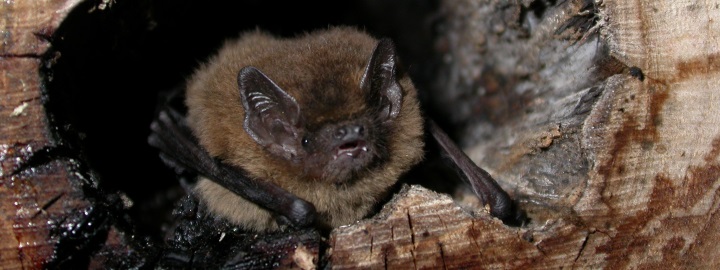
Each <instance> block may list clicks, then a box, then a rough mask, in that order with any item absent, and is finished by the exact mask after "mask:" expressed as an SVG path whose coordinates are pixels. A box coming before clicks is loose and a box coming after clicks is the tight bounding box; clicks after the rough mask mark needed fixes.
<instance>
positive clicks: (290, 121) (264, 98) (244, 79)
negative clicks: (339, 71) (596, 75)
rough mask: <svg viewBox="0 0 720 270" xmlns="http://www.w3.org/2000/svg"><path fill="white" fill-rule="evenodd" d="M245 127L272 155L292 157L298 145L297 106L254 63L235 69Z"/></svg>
mask: <svg viewBox="0 0 720 270" xmlns="http://www.w3.org/2000/svg"><path fill="white" fill-rule="evenodd" d="M237 80H238V88H239V89H240V97H241V99H242V104H243V107H244V108H245V124H244V127H245V131H246V132H247V133H248V134H249V135H250V137H252V138H253V139H254V140H255V141H256V142H257V143H258V144H260V145H262V146H264V147H266V149H268V150H269V151H270V152H272V153H273V154H275V155H278V156H282V157H285V158H287V159H292V158H293V157H295V156H297V154H298V150H299V148H300V143H299V141H300V140H299V137H300V135H299V132H298V122H299V121H300V107H299V106H298V104H297V102H296V101H295V99H294V98H293V97H292V96H290V95H289V94H288V93H287V92H285V91H284V90H282V89H280V87H279V86H278V85H277V84H275V83H274V82H273V81H272V80H270V78H268V77H267V76H265V74H263V73H262V72H260V70H258V69H256V68H254V67H245V68H243V69H241V70H240V72H239V73H238V78H237Z"/></svg>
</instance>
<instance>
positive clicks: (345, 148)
mask: <svg viewBox="0 0 720 270" xmlns="http://www.w3.org/2000/svg"><path fill="white" fill-rule="evenodd" d="M367 151H368V147H367V142H366V141H365V140H354V141H349V142H346V143H344V144H342V145H340V146H338V148H337V153H336V155H335V158H338V157H341V156H350V157H357V156H359V155H361V154H362V153H365V152H367Z"/></svg>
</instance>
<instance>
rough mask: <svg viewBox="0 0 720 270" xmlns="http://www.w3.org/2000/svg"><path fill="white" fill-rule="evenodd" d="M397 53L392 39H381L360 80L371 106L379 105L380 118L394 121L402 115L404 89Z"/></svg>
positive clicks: (385, 120)
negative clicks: (400, 80) (401, 83)
mask: <svg viewBox="0 0 720 270" xmlns="http://www.w3.org/2000/svg"><path fill="white" fill-rule="evenodd" d="M396 73H397V53H396V52H395V45H394V44H393V42H392V41H391V40H390V39H381V40H380V41H379V42H378V44H377V46H375V50H373V54H372V56H371V57H370V61H369V62H368V64H367V66H366V67H365V74H363V76H362V78H361V79H360V88H362V89H364V90H365V91H366V92H367V93H369V94H370V95H369V98H370V100H369V101H368V103H369V104H379V105H380V106H381V107H380V115H379V118H380V119H381V120H382V121H384V122H388V121H392V120H394V119H395V117H397V115H398V114H399V113H400V106H402V99H403V93H402V87H400V83H399V82H398V79H397V74H396Z"/></svg>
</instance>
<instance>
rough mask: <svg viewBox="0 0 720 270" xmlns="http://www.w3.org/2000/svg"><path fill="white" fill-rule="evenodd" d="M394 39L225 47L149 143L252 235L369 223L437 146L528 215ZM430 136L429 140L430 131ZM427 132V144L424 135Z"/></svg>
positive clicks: (494, 198) (481, 188) (165, 114)
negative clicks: (430, 98)
mask: <svg viewBox="0 0 720 270" xmlns="http://www.w3.org/2000/svg"><path fill="white" fill-rule="evenodd" d="M416 92H417V90H416V89H415V87H414V86H413V84H412V81H411V80H410V78H409V76H407V75H406V74H404V73H403V72H401V69H400V67H399V63H398V57H397V53H396V49H395V46H394V44H393V42H392V41H391V40H389V39H381V40H376V39H375V38H373V37H371V36H370V35H368V34H366V33H364V32H361V31H358V30H355V29H352V28H343V27H337V28H329V29H326V30H320V31H316V32H311V33H308V34H305V35H303V36H299V37H295V38H276V37H273V36H271V35H269V34H266V33H263V32H260V31H255V32H249V33H245V34H243V35H241V37H240V38H238V39H236V40H233V41H228V42H227V43H226V44H225V45H224V46H223V47H222V48H221V49H220V50H219V52H218V53H217V55H215V56H214V57H212V58H211V59H210V60H209V61H207V62H206V63H205V64H203V65H202V66H201V67H199V68H198V69H197V71H196V72H195V74H194V75H192V77H191V78H190V79H189V80H188V81H187V84H186V86H185V93H184V96H180V97H179V98H181V99H183V100H184V104H185V106H186V109H187V113H186V115H184V114H183V112H181V111H182V110H178V109H174V108H173V107H172V106H165V107H163V108H162V109H161V110H160V112H159V113H158V115H157V117H156V119H155V121H153V123H152V124H151V130H152V134H151V135H150V137H149V139H148V142H149V143H150V145H152V146H154V147H156V148H158V149H159V150H160V157H161V159H162V160H163V161H164V162H165V163H166V164H168V165H169V166H170V167H172V168H174V169H175V170H176V171H177V172H178V173H192V174H196V175H198V179H199V180H198V181H197V183H196V184H195V185H194V186H193V187H192V192H193V193H194V194H195V195H196V196H197V197H198V198H199V200H200V201H201V202H202V203H203V204H204V205H206V206H207V207H208V209H209V210H210V211H211V212H212V213H213V214H215V215H217V216H220V217H222V218H225V219H227V220H229V221H231V222H232V223H234V224H237V225H239V226H242V227H243V228H246V229H248V230H255V231H274V230H278V229H280V228H283V227H285V226H291V227H307V226H315V227H317V228H324V229H328V228H332V227H336V226H340V225H346V224H350V223H352V222H354V221H357V220H359V219H361V218H363V217H365V216H367V215H368V214H369V213H370V211H371V210H372V209H373V207H374V206H376V205H377V204H378V202H380V201H382V199H383V198H386V197H387V196H389V192H390V190H391V187H392V186H393V185H395V184H396V182H397V181H398V179H399V178H400V176H401V175H402V174H403V173H405V172H406V171H408V170H409V169H411V168H412V167H413V166H415V165H416V164H417V163H418V162H420V161H421V160H422V159H423V155H424V146H425V140H426V139H430V141H433V143H437V145H438V146H439V147H438V148H439V149H441V151H442V152H443V153H444V154H445V155H446V156H447V157H449V159H448V160H450V163H451V164H453V165H454V166H456V167H457V168H458V169H459V171H460V172H461V175H463V176H464V177H463V179H465V181H467V183H469V185H470V186H471V187H472V189H473V191H474V192H475V193H476V194H477V195H478V197H479V198H480V200H481V202H482V203H483V204H484V205H489V206H490V213H491V214H492V215H493V216H495V217H498V218H500V219H502V220H503V221H504V222H506V223H508V224H520V223H522V222H524V221H525V219H526V217H525V214H524V212H523V211H522V210H520V209H519V208H518V207H517V205H516V204H515V202H514V201H513V200H512V199H511V198H510V197H509V196H508V194H507V193H506V192H505V191H503V190H502V188H501V187H500V186H499V185H498V184H497V183H496V182H495V180H494V179H493V178H492V177H491V176H490V175H489V174H488V173H487V172H486V171H484V170H483V169H481V168H479V167H477V165H475V164H474V163H473V162H472V161H471V160H470V159H469V158H468V157H467V156H466V155H465V154H464V153H463V152H462V151H461V150H460V149H459V148H458V147H457V146H456V145H455V143H453V142H452V141H451V140H450V139H449V138H448V136H447V135H446V134H445V133H444V132H443V131H442V130H441V129H440V128H439V127H438V126H437V125H436V124H435V123H434V122H432V121H431V120H427V121H426V120H424V119H423V116H422V113H421V109H420V104H419V101H418V98H417V93H416ZM425 134H429V135H428V136H426V135H425ZM426 137H427V138H426Z"/></svg>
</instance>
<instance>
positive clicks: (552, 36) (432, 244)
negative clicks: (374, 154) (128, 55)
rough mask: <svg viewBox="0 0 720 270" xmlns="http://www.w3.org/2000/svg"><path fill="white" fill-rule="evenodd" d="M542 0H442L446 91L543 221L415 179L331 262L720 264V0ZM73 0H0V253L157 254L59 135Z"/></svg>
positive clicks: (94, 262)
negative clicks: (486, 207) (507, 220)
mask: <svg viewBox="0 0 720 270" xmlns="http://www.w3.org/2000/svg"><path fill="white" fill-rule="evenodd" d="M98 3H104V4H107V2H106V1H100V2H98ZM543 3H547V1H530V0H526V1H519V2H518V3H512V4H503V3H495V2H494V1H469V0H468V1H444V2H442V3H441V10H442V13H441V14H440V16H441V17H443V18H445V20H446V21H445V22H444V23H443V24H442V30H443V31H442V34H441V36H440V37H439V38H438V41H437V45H438V46H437V48H438V49H439V50H441V51H442V52H443V53H444V56H445V57H444V59H445V60H446V61H445V62H444V64H443V65H442V66H441V68H440V70H441V71H442V73H441V74H439V76H438V80H437V81H438V83H437V88H438V91H437V92H441V93H445V94H444V95H437V96H435V98H436V99H435V100H437V103H436V104H435V106H434V108H435V109H436V110H438V111H440V112H442V113H443V114H444V115H446V116H447V117H448V118H449V119H451V120H452V122H453V123H454V124H456V125H460V126H464V127H465V129H464V130H461V131H460V132H457V133H456V134H457V135H458V138H460V140H461V141H462V142H463V144H464V145H466V146H467V149H468V152H469V153H470V155H471V156H472V157H473V158H474V159H475V160H476V161H477V162H478V163H479V164H480V165H482V166H483V167H484V168H486V169H487V170H488V171H490V173H491V174H493V176H495V177H496V178H497V179H498V180H500V181H501V185H503V187H504V188H506V189H507V190H509V191H511V193H512V195H514V196H515V197H517V198H519V199H520V201H521V202H522V206H523V207H524V208H525V209H527V210H528V211H529V213H530V216H531V218H532V219H533V220H532V222H531V223H530V224H528V225H527V226H526V227H522V228H512V227H507V226H505V225H503V224H501V223H500V222H498V221H497V220H495V219H492V218H490V217H489V216H487V213H486V212H484V211H482V207H480V209H481V210H479V211H474V212H467V211H466V210H462V209H461V208H458V207H457V206H455V203H454V202H453V201H452V200H451V199H449V198H448V197H446V196H443V195H438V194H434V193H432V192H429V191H426V190H423V189H420V188H417V187H412V188H407V189H405V190H404V191H403V192H401V194H400V195H398V196H397V198H396V199H394V200H393V202H392V203H391V204H389V205H387V206H386V207H385V208H384V210H383V211H382V212H381V213H380V214H379V215H378V216H377V217H375V218H373V219H371V220H366V221H361V222H359V223H358V224H355V225H352V226H349V227H342V228H338V229H336V230H335V231H333V233H332V235H331V238H330V240H329V244H330V245H331V246H330V248H329V250H328V255H329V256H330V257H329V262H330V263H331V265H332V266H333V267H334V268H380V267H393V268H416V267H432V268H440V267H445V268H474V267H482V268H558V267H573V268H575V267H577V268H600V267H608V268H652V267H663V268H668V267H669V268H717V267H718V265H720V261H719V260H720V259H718V258H720V256H718V255H720V247H719V246H718V245H720V244H718V241H714V239H717V238H719V237H720V235H719V234H720V228H719V227H720V225H718V224H719V223H720V220H719V219H720V217H719V215H718V214H717V213H718V209H719V208H720V205H719V204H720V203H719V201H720V200H718V199H719V198H720V195H718V194H720V192H718V189H719V188H720V160H719V159H718V155H720V130H719V129H720V127H719V125H718V121H720V120H718V119H720V118H717V117H716V116H717V115H718V110H720V107H718V106H717V104H719V101H720V100H719V99H720V95H717V94H716V93H715V92H716V91H715V89H718V86H720V81H719V79H718V78H720V77H718V74H717V73H718V67H719V66H720V64H718V63H717V62H718V51H719V50H720V48H719V45H718V41H717V40H718V37H719V36H720V29H719V28H718V27H717V23H716V22H715V20H716V19H715V18H720V16H719V15H720V10H719V9H718V8H717V7H716V6H715V4H713V3H696V2H691V1H674V2H656V1H649V0H633V1H602V2H600V1H587V0H575V1H558V4H557V5H547V6H544V5H545V4H543ZM78 5H79V1H39V2H38V1H20V2H12V1H10V2H3V3H2V4H0V8H1V10H0V11H2V13H3V15H4V16H5V17H4V18H6V19H5V20H3V21H2V22H0V30H1V31H2V33H3V35H2V41H3V42H0V70H1V71H2V73H1V74H0V96H2V98H0V265H2V268H3V269H20V268H23V269H27V268H30V269H36V268H43V267H48V266H53V265H55V266H57V265H58V264H61V263H62V262H58V258H63V259H64V260H66V261H67V260H70V261H72V260H73V258H72V255H68V254H73V250H72V249H71V248H70V246H75V245H74V244H76V243H81V244H82V247H83V248H84V250H85V251H87V252H88V253H92V254H93V255H92V256H90V255H87V256H88V257H86V258H81V260H84V262H82V263H81V264H80V265H86V266H88V267H91V268H101V267H103V266H104V265H105V264H106V263H107V262H108V261H110V260H112V258H117V257H122V256H127V257H131V255H130V254H134V255H132V256H135V257H132V258H133V259H132V260H128V261H124V263H127V264H125V266H128V267H130V266H138V265H144V266H151V265H153V260H154V259H153V258H154V257H153V256H156V255H157V253H155V252H146V253H143V252H135V251H136V250H133V247H131V245H129V244H128V241H131V240H129V239H133V236H134V235H132V234H131V233H130V232H131V230H127V229H126V228H119V227H118V226H119V225H118V224H121V223H122V222H121V220H122V217H113V218H114V219H113V218H110V217H109V216H112V215H113V214H114V213H118V212H117V209H115V210H113V209H108V208H103V207H109V206H107V205H105V204H103V203H106V202H107V200H111V201H112V200H114V201H113V202H115V203H117V202H119V201H120V200H119V199H118V198H119V197H118V196H117V194H115V195H113V196H114V197H113V196H110V198H106V199H107V200H95V199H94V198H93V195H92V194H89V193H88V190H95V189H87V187H88V186H92V185H93V183H96V182H95V179H93V178H92V175H91V174H90V173H88V172H87V171H85V170H84V169H81V168H80V167H81V166H82V165H81V164H83V163H82V161H81V159H79V158H77V157H76V156H74V155H64V154H62V153H58V152H57V151H55V150H53V149H58V146H59V145H58V140H57V139H56V135H57V134H55V133H54V127H52V126H51V121H50V120H49V119H48V118H47V115H46V113H45V109H44V107H43V92H42V82H43V81H42V77H41V74H39V73H38V71H39V70H40V68H41V65H42V63H41V59H40V56H41V55H42V54H43V53H44V52H45V51H46V50H47V48H48V46H50V43H49V42H48V41H47V40H46V38H47V37H50V36H51V35H52V33H53V31H54V29H57V28H58V26H59V24H60V22H61V21H62V20H63V19H64V18H65V16H67V14H68V12H69V10H70V9H72V8H73V7H76V6H78ZM96 8H99V6H97V7H96ZM88 11H89V10H88ZM58 57H61V56H60V55H59V56H58ZM54 151H55V152H54ZM95 196H97V195H95ZM100 202H103V203H100ZM98 207H100V208H98ZM112 207H119V208H122V206H111V207H110V208H112ZM476 209H477V208H476ZM98 212H99V213H103V214H102V215H103V216H101V217H102V219H100V220H101V221H104V222H109V223H107V225H103V226H100V227H97V228H98V229H99V230H102V233H99V234H93V235H92V236H90V237H88V238H83V237H79V238H77V239H76V238H72V237H70V238H68V237H66V236H67V235H65V236H62V235H61V233H58V232H66V233H69V232H73V231H74V230H73V228H74V227H73V226H74V225H77V226H80V227H82V226H90V223H92V222H87V220H85V219H83V217H86V216H92V215H87V213H98ZM119 220H120V221H119ZM120 227H122V226H120ZM63 239H64V240H63ZM68 239H70V240H72V241H70V240H68ZM61 240H62V241H61ZM73 241H79V242H73ZM132 241H137V240H132ZM134 243H135V244H137V243H141V244H142V243H143V242H134ZM312 252H313V253H314V254H312V255H311V257H312V256H315V258H313V259H311V261H312V260H315V259H316V258H317V254H316V253H315V252H318V251H316V250H313V251H312ZM299 253H304V252H299ZM75 259H77V258H75ZM133 260H135V261H133ZM297 260H301V258H298V259H297ZM314 262H315V261H313V263H314ZM115 263H116V265H117V262H115ZM296 265H297V263H296ZM120 266H122V264H121V265H120Z"/></svg>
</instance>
